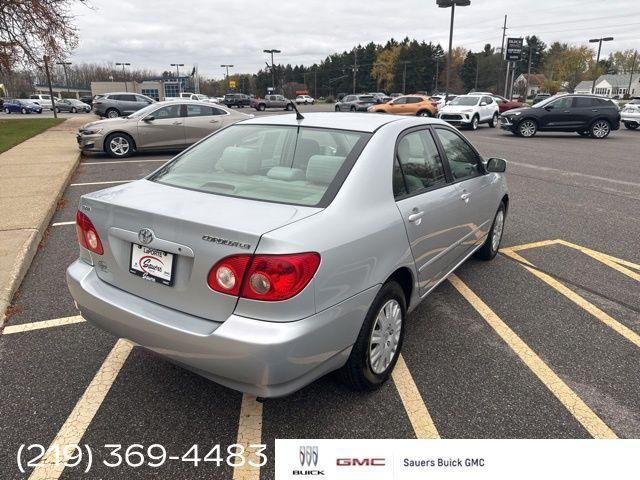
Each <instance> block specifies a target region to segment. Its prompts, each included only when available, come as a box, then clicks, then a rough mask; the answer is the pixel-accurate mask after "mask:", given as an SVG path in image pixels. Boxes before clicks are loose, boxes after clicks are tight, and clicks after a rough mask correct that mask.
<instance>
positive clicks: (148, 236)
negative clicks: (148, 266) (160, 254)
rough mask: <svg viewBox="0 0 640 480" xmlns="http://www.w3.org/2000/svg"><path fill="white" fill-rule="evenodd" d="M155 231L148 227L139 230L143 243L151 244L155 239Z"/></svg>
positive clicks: (139, 238) (139, 236) (139, 237)
mask: <svg viewBox="0 0 640 480" xmlns="http://www.w3.org/2000/svg"><path fill="white" fill-rule="evenodd" d="M153 237H154V235H153V231H152V230H150V229H148V228H143V229H142V230H140V231H139V232H138V240H140V243H142V244H143V245H149V244H150V243H151V242H152V241H153Z"/></svg>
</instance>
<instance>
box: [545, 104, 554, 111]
mask: <svg viewBox="0 0 640 480" xmlns="http://www.w3.org/2000/svg"><path fill="white" fill-rule="evenodd" d="M544 109H545V110H546V111H547V112H550V111H551V110H553V105H547V106H546V107H544Z"/></svg>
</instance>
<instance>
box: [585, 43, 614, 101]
mask: <svg viewBox="0 0 640 480" xmlns="http://www.w3.org/2000/svg"><path fill="white" fill-rule="evenodd" d="M611 40H613V37H603V38H592V39H591V40H589V43H597V44H598V56H597V57H596V64H595V67H594V68H593V84H592V85H591V93H596V74H597V73H598V63H600V50H602V42H610V41H611Z"/></svg>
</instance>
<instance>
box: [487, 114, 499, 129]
mask: <svg viewBox="0 0 640 480" xmlns="http://www.w3.org/2000/svg"><path fill="white" fill-rule="evenodd" d="M496 125H498V114H497V113H494V114H493V117H491V121H490V122H489V126H490V127H491V128H496Z"/></svg>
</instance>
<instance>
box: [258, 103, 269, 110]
mask: <svg viewBox="0 0 640 480" xmlns="http://www.w3.org/2000/svg"><path fill="white" fill-rule="evenodd" d="M266 109H267V106H266V105H265V104H264V103H261V104H260V105H258V111H260V112H264V111H265V110H266Z"/></svg>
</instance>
